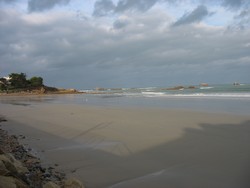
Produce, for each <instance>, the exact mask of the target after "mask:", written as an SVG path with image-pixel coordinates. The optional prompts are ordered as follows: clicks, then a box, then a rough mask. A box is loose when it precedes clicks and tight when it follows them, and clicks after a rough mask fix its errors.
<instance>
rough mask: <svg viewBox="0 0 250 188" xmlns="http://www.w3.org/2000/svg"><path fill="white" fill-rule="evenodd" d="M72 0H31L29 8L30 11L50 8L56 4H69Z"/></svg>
mask: <svg viewBox="0 0 250 188" xmlns="http://www.w3.org/2000/svg"><path fill="white" fill-rule="evenodd" d="M70 1H71V0H29V2H28V10H29V11H30V12H36V11H44V10H49V9H52V8H53V7H55V6H56V5H67V4H68V3H69V2H70Z"/></svg>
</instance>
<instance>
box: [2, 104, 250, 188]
mask: <svg viewBox="0 0 250 188" xmlns="http://www.w3.org/2000/svg"><path fill="white" fill-rule="evenodd" d="M0 105H1V106H0V114H1V115H4V116H5V117H6V118H7V119H8V122H6V123H4V128H5V129H8V130H9V131H10V132H11V133H14V134H17V135H18V134H22V135H25V136H26V139H25V140H23V142H24V143H25V144H28V145H29V146H31V147H32V148H35V149H36V151H37V152H38V153H39V154H40V155H41V157H42V159H43V163H44V164H45V165H46V164H48V165H50V164H55V163H56V164H58V167H57V168H59V169H60V170H62V171H64V172H65V173H66V174H67V175H68V176H74V177H77V178H79V179H80V180H82V181H83V182H84V184H85V185H86V187H89V188H103V187H112V188H128V187H129V188H139V187H143V188H147V187H150V188H151V187H154V188H211V187H212V188H249V187H250V147H249V143H250V117H247V116H239V115H237V116H236V115H229V114H215V113H201V112H192V111H184V110H167V109H151V108H147V109H140V108H105V107H93V106H77V105H65V104H41V105H30V106H20V105H10V104H0Z"/></svg>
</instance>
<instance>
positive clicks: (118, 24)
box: [113, 19, 129, 29]
mask: <svg viewBox="0 0 250 188" xmlns="http://www.w3.org/2000/svg"><path fill="white" fill-rule="evenodd" d="M128 24H129V21H128V20H121V19H118V20H116V21H115V22H114V23H113V27H114V28H115V29H122V28H124V27H126V26H127V25H128Z"/></svg>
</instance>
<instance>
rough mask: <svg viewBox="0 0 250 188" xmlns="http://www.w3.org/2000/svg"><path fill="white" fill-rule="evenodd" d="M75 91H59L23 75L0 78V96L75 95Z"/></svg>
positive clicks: (41, 80) (37, 78)
mask: <svg viewBox="0 0 250 188" xmlns="http://www.w3.org/2000/svg"><path fill="white" fill-rule="evenodd" d="M77 93H82V92H79V91H77V90H76V89H61V88H55V87H50V86H46V85H44V83H43V78H42V77H38V76H34V77H31V78H30V79H27V76H26V74H25V73H11V74H9V76H6V77H2V78H0V94H1V95H30V94H33V95H41V94H77Z"/></svg>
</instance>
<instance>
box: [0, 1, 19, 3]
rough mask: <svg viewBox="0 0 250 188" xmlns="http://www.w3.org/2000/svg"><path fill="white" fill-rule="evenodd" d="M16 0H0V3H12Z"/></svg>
mask: <svg viewBox="0 0 250 188" xmlns="http://www.w3.org/2000/svg"><path fill="white" fill-rule="evenodd" d="M14 1H17V0H0V3H12V2H14Z"/></svg>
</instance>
